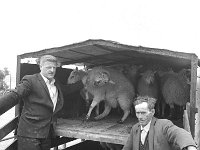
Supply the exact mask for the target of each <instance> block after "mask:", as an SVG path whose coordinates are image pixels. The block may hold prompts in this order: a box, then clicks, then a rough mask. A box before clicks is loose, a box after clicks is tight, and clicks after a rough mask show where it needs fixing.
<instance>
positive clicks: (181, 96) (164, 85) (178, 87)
mask: <svg viewBox="0 0 200 150" xmlns="http://www.w3.org/2000/svg"><path fill="white" fill-rule="evenodd" d="M187 72H188V70H187V69H182V70H180V71H179V72H178V73H175V72H173V71H172V70H171V71H169V72H165V73H163V72H159V75H160V77H161V90H162V95H163V100H164V102H163V103H162V104H163V105H162V115H163V116H164V110H165V105H166V104H168V105H169V106H170V113H169V116H168V118H169V119H175V114H174V111H175V109H174V104H176V105H178V106H181V107H185V105H186V103H187V102H189V100H190V87H189V78H188V76H187Z"/></svg>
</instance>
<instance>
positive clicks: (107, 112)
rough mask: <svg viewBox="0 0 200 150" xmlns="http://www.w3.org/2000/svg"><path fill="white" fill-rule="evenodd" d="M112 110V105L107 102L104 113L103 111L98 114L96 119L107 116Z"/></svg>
mask: <svg viewBox="0 0 200 150" xmlns="http://www.w3.org/2000/svg"><path fill="white" fill-rule="evenodd" d="M110 111H111V107H110V106H109V105H108V104H107V103H106V102H105V108H104V111H103V113H101V114H100V115H98V116H96V117H95V118H94V119H95V120H99V119H102V118H104V117H105V116H107V115H108V114H109V113H110Z"/></svg>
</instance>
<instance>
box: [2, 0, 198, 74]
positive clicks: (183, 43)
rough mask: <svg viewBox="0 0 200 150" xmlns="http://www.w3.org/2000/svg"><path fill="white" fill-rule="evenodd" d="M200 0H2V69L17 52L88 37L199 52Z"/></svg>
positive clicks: (11, 65) (13, 62) (12, 68)
mask: <svg viewBox="0 0 200 150" xmlns="http://www.w3.org/2000/svg"><path fill="white" fill-rule="evenodd" d="M199 4H200V2H199V0H165V1H163V0H17V1H16V0H1V1H0V52H1V55H0V69H2V68H4V67H7V68H8V70H10V71H11V73H12V72H13V73H15V69H16V61H17V55H20V54H23V53H27V52H33V51H39V50H43V49H47V48H52V47H59V46H64V45H68V44H72V43H77V42H82V41H85V40H88V39H104V40H112V41H116V42H119V43H122V44H128V45H133V46H139V45H140V46H145V47H152V48H162V49H168V50H173V51H181V52H188V53H195V54H196V55H197V56H198V57H200V52H199V50H200V9H199V6H200V5H199Z"/></svg>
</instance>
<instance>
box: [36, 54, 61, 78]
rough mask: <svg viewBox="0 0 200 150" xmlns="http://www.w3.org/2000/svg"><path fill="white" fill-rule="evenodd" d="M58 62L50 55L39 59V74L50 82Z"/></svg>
mask: <svg viewBox="0 0 200 150" xmlns="http://www.w3.org/2000/svg"><path fill="white" fill-rule="evenodd" d="M57 66H58V61H57V59H56V57H54V56H52V55H44V56H42V57H41V58H40V71H41V74H42V75H43V76H44V77H46V78H47V79H49V80H52V79H53V78H54V76H55V74H56V67H57Z"/></svg>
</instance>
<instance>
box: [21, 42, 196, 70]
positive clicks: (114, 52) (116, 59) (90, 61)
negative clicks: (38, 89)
mask: <svg viewBox="0 0 200 150" xmlns="http://www.w3.org/2000/svg"><path fill="white" fill-rule="evenodd" d="M44 54H51V55H54V56H56V57H57V58H58V59H59V61H60V62H61V64H62V65H69V64H74V63H83V64H84V65H86V66H88V67H93V66H99V65H113V64H121V63H133V64H148V63H150V62H151V63H155V64H163V65H166V64H167V65H170V66H173V67H176V68H182V67H184V68H190V66H191V59H194V58H197V56H196V55H195V54H193V53H183V52H176V51H170V50H166V49H158V48H148V47H142V46H130V45H124V44H120V43H117V42H113V41H106V40H101V39H100V40H87V41H83V42H80V43H74V44H70V45H66V46H62V47H55V48H50V49H44V50H40V51H35V52H30V53H25V54H22V55H19V56H20V58H21V59H23V58H37V57H40V56H41V55H44ZM197 59H198V58H197ZM199 62H200V61H198V63H199ZM199 64H200V63H199Z"/></svg>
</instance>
